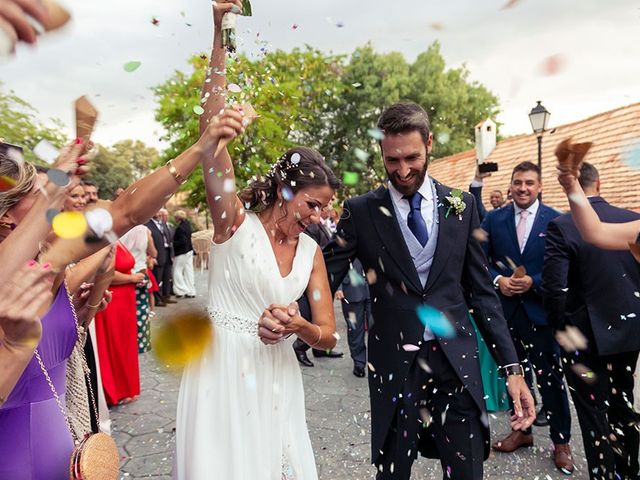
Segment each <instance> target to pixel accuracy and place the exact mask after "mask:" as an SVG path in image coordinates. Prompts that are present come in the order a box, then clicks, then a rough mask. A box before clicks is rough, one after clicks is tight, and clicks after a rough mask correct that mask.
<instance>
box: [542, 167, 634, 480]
mask: <svg viewBox="0 0 640 480" xmlns="http://www.w3.org/2000/svg"><path fill="white" fill-rule="evenodd" d="M578 182H579V184H580V186H581V187H582V189H583V190H584V193H585V195H586V196H587V198H588V202H589V205H590V208H593V210H594V211H595V212H596V214H597V216H598V218H599V220H600V221H605V222H610V223H615V224H624V223H625V222H634V221H635V222H638V220H640V214H638V213H635V212H631V211H629V210H623V209H621V208H617V207H614V206H613V205H610V204H609V203H607V201H606V200H605V199H604V198H602V197H601V196H600V176H599V173H598V170H597V169H596V168H595V167H594V166H593V165H591V164H590V163H587V162H584V163H583V164H582V166H581V167H580V177H579V179H578ZM638 285H640V273H639V271H638V266H637V264H636V262H635V261H634V259H633V257H632V256H631V254H630V253H629V252H624V251H611V250H602V249H599V248H597V247H595V246H594V245H591V244H589V243H587V242H585V241H584V240H583V239H582V237H581V236H580V232H579V231H578V229H577V228H576V225H575V222H574V219H573V216H572V214H571V213H567V214H565V215H562V216H560V217H558V218H556V219H555V220H553V221H551V222H550V223H549V225H548V227H547V237H546V245H545V260H544V269H543V272H542V292H543V295H544V305H545V309H546V311H547V314H548V318H549V323H550V324H551V326H552V327H553V328H554V329H555V330H556V331H558V335H561V336H564V337H565V338H566V335H567V331H569V330H571V329H578V331H579V333H580V335H581V337H582V339H584V340H585V341H584V343H583V344H582V345H579V344H565V348H564V349H563V351H562V354H563V358H564V363H565V365H566V366H567V367H569V368H565V377H566V378H567V383H568V384H569V386H570V388H569V391H570V392H571V396H572V397H573V402H574V405H575V407H576V412H577V414H578V421H579V422H580V428H581V430H582V442H583V444H584V449H585V456H586V458H587V465H588V472H589V477H590V478H591V479H593V480H606V479H609V478H614V477H615V478H625V479H627V478H633V479H635V478H638V474H639V466H638V450H639V448H638V446H639V444H640V435H639V434H638V430H637V428H636V425H638V424H640V414H638V413H637V412H635V411H634V409H633V403H634V395H633V389H634V383H635V380H634V376H635V375H634V372H635V369H636V363H637V360H638V353H639V351H640V324H638V322H635V321H630V319H627V317H628V316H630V315H629V314H630V313H631V312H640V298H638V296H637V295H636V293H637V292H636V291H637V289H638Z"/></svg>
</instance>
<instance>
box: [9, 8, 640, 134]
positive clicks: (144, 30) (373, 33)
mask: <svg viewBox="0 0 640 480" xmlns="http://www.w3.org/2000/svg"><path fill="white" fill-rule="evenodd" d="M67 3H68V5H69V7H70V10H71V11H72V12H73V15H74V23H73V25H72V26H71V27H70V28H69V29H67V31H66V32H63V33H62V34H60V35H57V36H51V35H49V36H47V37H45V38H42V41H41V42H40V46H39V47H38V48H37V49H36V50H32V49H30V48H29V47H23V48H21V49H20V51H19V55H18V57H17V58H16V59H14V60H12V61H10V62H9V63H7V64H3V65H1V66H0V81H3V82H4V83H5V84H6V85H7V86H8V87H10V88H12V89H14V90H15V92H16V93H17V94H18V95H19V96H21V97H23V98H25V99H26V100H28V101H29V102H30V103H32V104H33V105H34V107H36V109H38V110H39V112H40V114H41V116H42V118H48V117H58V118H60V119H62V120H63V121H64V123H65V124H67V125H69V126H70V125H71V123H72V115H71V104H72V102H73V100H74V99H75V98H76V97H78V96H80V95H82V94H89V96H90V97H91V98H92V99H93V100H94V102H95V103H96V105H97V106H98V108H99V109H100V114H101V118H100V124H99V129H98V131H97V132H96V139H97V140H99V141H100V142H104V143H108V144H109V143H114V142H116V141H118V140H120V139H123V138H129V137H135V138H141V139H144V140H145V141H146V142H149V143H151V144H153V145H155V146H158V143H157V138H158V134H157V133H158V132H160V127H159V126H158V125H157V124H155V122H154V120H153V115H154V112H153V110H154V107H155V105H154V100H153V95H152V93H151V92H150V88H151V87H153V86H154V85H158V84H160V83H162V82H163V81H165V80H166V79H167V78H168V77H169V76H170V75H171V74H172V72H173V71H174V70H176V69H183V70H184V69H187V68H188V67H187V64H186V60H187V58H188V57H189V56H190V55H191V54H192V53H196V52H201V51H207V50H208V49H209V46H210V42H211V23H212V22H211V12H210V6H209V2H202V1H201V0H183V1H181V2H170V1H167V0H126V1H125V0H110V1H109V2H86V1H84V0H68V2H67ZM253 3H254V12H255V16H254V17H252V18H248V19H247V18H245V19H242V20H241V24H240V32H241V34H242V37H243V40H244V42H243V45H244V47H243V48H245V49H246V50H247V51H248V52H249V53H250V54H251V53H255V52H257V50H258V48H257V46H256V44H255V40H256V39H259V40H261V41H266V42H268V44H269V45H270V47H269V48H273V49H275V48H279V49H284V50H290V49H291V48H294V47H300V46H304V45H305V44H309V45H311V46H312V47H315V48H319V49H321V50H323V51H333V52H335V53H348V52H351V51H353V49H354V48H355V47H357V46H360V45H363V44H364V43H366V42H368V41H371V42H372V43H373V45H374V46H375V48H376V49H377V50H379V51H385V52H386V51H400V52H402V53H403V54H404V55H405V57H406V58H407V59H409V60H410V61H412V60H413V59H414V58H415V57H416V56H417V54H418V53H420V52H422V51H424V50H426V48H427V47H428V46H429V44H431V43H432V42H433V41H435V40H438V41H440V43H441V45H442V53H443V55H444V56H445V59H446V61H447V64H448V65H449V66H459V65H461V64H463V63H465V64H466V65H467V67H468V68H469V70H470V74H471V78H472V79H474V80H478V81H480V82H481V83H483V84H485V85H486V86H487V87H488V88H490V89H491V90H492V91H493V92H494V93H496V94H497V95H498V96H499V98H500V100H501V105H502V108H503V114H502V115H501V117H500V120H501V121H503V122H504V126H503V127H502V128H503V133H517V132H523V131H524V132H528V131H529V129H530V126H529V123H528V118H527V113H528V111H529V110H530V109H531V107H532V106H533V105H534V104H535V101H536V100H538V99H540V100H543V102H544V103H545V105H546V106H547V108H549V110H550V111H551V112H552V114H553V116H552V123H554V124H556V125H557V124H559V123H564V122H569V121H575V120H578V119H580V118H583V117H585V116H588V115H592V114H595V113H598V112H600V111H602V110H606V109H609V108H614V107H616V106H620V105H624V104H628V103H633V102H635V101H640V82H637V78H639V77H640V75H639V74H640V53H638V49H637V47H636V44H637V31H638V26H639V22H640V10H638V6H637V2H636V1H635V0H618V1H616V2H612V3H611V4H603V3H602V2H596V1H594V0H565V1H563V2H554V1H552V0H536V1H533V0H520V1H518V2H516V3H515V5H514V6H513V7H512V8H509V9H507V10H501V8H502V7H503V5H504V4H505V3H506V0H504V1H502V0H500V1H498V0H487V1H484V2H472V1H471V0H448V1H447V2H446V3H444V4H443V3H442V2H439V1H436V0H406V1H405V2H402V3H399V4H390V3H389V2H387V1H382V0H349V1H346V2H345V1H344V0H340V1H338V0H325V1H322V2H307V1H305V2H302V1H299V0H273V1H270V2H264V1H260V2H258V1H257V0H254V2H253ZM152 17H156V18H158V20H159V25H158V26H154V25H152V23H151V19H152ZM294 23H295V24H296V25H298V28H296V29H295V30H294V29H293V28H292V25H293V24H294ZM338 24H340V25H342V26H341V27H339V26H338ZM434 24H438V25H440V26H441V27H438V28H437V29H436V28H433V25H434ZM554 54H562V55H563V58H565V59H566V63H565V64H564V65H563V68H561V69H560V71H559V72H558V74H557V75H554V76H544V75H541V73H540V69H539V67H540V64H541V62H543V61H544V59H545V58H546V57H548V56H550V55H554ZM131 60H138V61H141V62H142V65H141V67H140V68H139V69H138V70H137V71H135V72H133V73H126V72H125V71H124V70H123V68H122V67H123V65H124V64H125V63H126V62H128V61H131ZM69 131H70V132H71V128H70V127H69Z"/></svg>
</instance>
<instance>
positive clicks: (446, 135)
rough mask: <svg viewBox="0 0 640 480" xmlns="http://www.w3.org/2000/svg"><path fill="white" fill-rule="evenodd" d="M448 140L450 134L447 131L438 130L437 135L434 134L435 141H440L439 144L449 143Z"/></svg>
mask: <svg viewBox="0 0 640 480" xmlns="http://www.w3.org/2000/svg"><path fill="white" fill-rule="evenodd" d="M449 140H451V135H450V134H449V132H440V133H438V135H436V142H438V143H440V144H443V145H444V144H445V143H449Z"/></svg>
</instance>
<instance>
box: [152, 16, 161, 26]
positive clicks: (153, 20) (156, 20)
mask: <svg viewBox="0 0 640 480" xmlns="http://www.w3.org/2000/svg"><path fill="white" fill-rule="evenodd" d="M151 25H153V26H154V27H157V26H158V25H160V20H158V19H157V18H156V17H151Z"/></svg>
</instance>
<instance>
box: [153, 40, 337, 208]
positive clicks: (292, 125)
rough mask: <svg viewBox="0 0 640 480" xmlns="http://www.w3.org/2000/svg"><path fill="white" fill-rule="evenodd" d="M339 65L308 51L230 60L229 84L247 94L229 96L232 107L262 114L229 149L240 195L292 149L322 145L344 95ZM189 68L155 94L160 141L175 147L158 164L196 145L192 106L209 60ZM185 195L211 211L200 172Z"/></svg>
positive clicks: (196, 102)
mask: <svg viewBox="0 0 640 480" xmlns="http://www.w3.org/2000/svg"><path fill="white" fill-rule="evenodd" d="M339 62H340V58H339V57H336V56H332V55H325V54H323V53H322V52H319V51H317V50H313V49H311V48H306V49H304V50H300V49H295V50H293V51H292V52H289V53H287V52H283V51H276V52H272V53H269V54H268V55H265V56H263V57H262V58H260V59H258V60H254V61H251V60H249V59H248V58H247V57H245V56H242V55H241V56H238V57H237V58H235V59H231V60H230V61H228V64H227V80H228V82H229V83H234V84H236V85H239V86H240V87H241V88H242V91H241V92H238V93H229V102H245V101H248V102H250V103H251V104H252V105H253V107H254V108H255V109H256V111H257V112H258V114H259V115H260V118H259V119H258V120H257V121H256V122H255V123H254V125H252V126H251V127H250V129H249V133H248V134H247V135H245V136H243V137H242V138H241V139H240V140H237V141H235V142H234V143H233V144H232V145H231V147H230V153H231V156H232V158H233V159H234V160H235V164H236V178H237V184H238V188H242V187H243V186H244V185H245V184H246V183H247V181H248V180H249V179H250V178H251V177H252V176H254V175H259V174H263V173H265V172H266V171H267V170H268V169H269V167H270V166H271V164H272V163H273V162H274V161H275V160H277V159H278V158H279V157H280V156H281V155H282V154H283V153H284V151H285V150H287V149H288V148H290V147H292V146H293V145H296V144H305V145H308V146H311V147H316V148H317V147H319V146H320V144H321V140H322V138H323V137H324V136H325V135H326V134H327V133H328V132H329V129H328V128H327V125H328V124H329V121H330V119H331V118H332V116H334V115H335V111H336V108H337V104H338V102H339V98H340V94H341V90H342V85H341V83H340V81H339V74H340V69H339ZM190 64H191V66H192V68H193V70H192V71H191V73H189V74H186V73H183V72H180V71H176V72H175V73H174V75H173V76H172V77H171V78H170V79H168V80H167V81H166V82H164V83H163V84H162V85H159V86H157V87H156V88H155V89H154V92H155V95H156V98H157V100H158V107H157V109H156V120H158V121H159V122H160V123H162V124H163V125H164V127H165V130H166V132H167V133H166V135H165V137H164V138H163V140H166V141H168V142H169V145H170V146H169V148H168V149H167V150H165V152H163V155H162V158H161V161H166V160H168V159H170V158H173V157H175V156H176V155H178V154H179V153H181V152H183V151H184V150H186V149H187V148H188V147H189V146H190V145H192V144H193V143H195V141H196V140H197V138H198V114H197V113H196V112H194V107H197V106H199V105H200V93H201V92H200V91H201V88H202V83H203V82H204V78H205V76H204V74H205V69H206V68H207V64H208V59H207V58H206V56H204V55H203V56H194V57H192V58H191V59H190ZM183 189H184V190H187V191H189V192H190V194H189V196H188V200H187V203H188V204H189V205H190V206H193V207H202V206H204V205H205V204H206V199H205V191H204V184H203V180H202V174H201V172H199V171H198V172H196V173H194V174H193V175H192V176H191V178H190V179H189V181H188V182H187V183H186V184H185V186H184V187H183Z"/></svg>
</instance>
